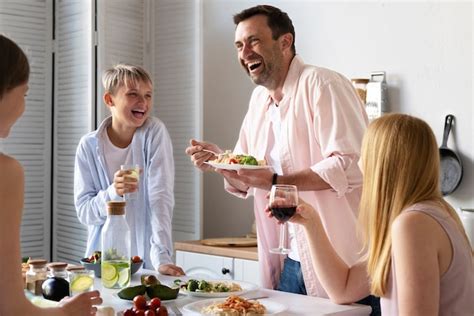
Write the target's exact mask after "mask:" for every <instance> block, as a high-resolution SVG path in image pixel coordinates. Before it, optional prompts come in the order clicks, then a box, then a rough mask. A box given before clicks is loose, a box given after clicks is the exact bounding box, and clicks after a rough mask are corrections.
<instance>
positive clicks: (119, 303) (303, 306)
mask: <svg viewBox="0 0 474 316" xmlns="http://www.w3.org/2000/svg"><path fill="white" fill-rule="evenodd" d="M141 274H154V275H156V277H157V278H158V279H159V280H160V282H162V283H163V284H172V283H173V281H174V280H175V279H177V277H170V276H164V275H160V274H158V273H157V272H154V271H151V270H140V271H138V272H137V273H136V274H135V275H133V276H132V283H131V285H132V286H133V285H138V284H140V276H141ZM180 279H182V280H186V279H187V278H186V277H180ZM95 287H96V289H98V290H100V292H101V294H102V298H103V300H104V304H103V305H105V306H111V307H113V308H114V309H115V311H116V312H121V311H123V310H124V309H127V308H131V307H132V302H131V301H126V300H122V299H120V298H119V297H118V296H117V294H116V293H117V292H118V290H109V289H103V288H102V284H101V279H99V278H97V279H96V280H95ZM242 296H244V297H247V298H252V297H260V296H268V298H269V299H271V300H273V301H275V302H278V303H280V304H284V305H286V306H287V307H288V309H287V310H286V311H284V312H282V313H280V314H279V315H311V316H316V315H369V314H370V311H371V308H370V307H369V306H366V305H358V304H352V305H337V304H334V303H332V302H331V301H330V300H328V299H323V298H317V297H311V296H305V295H298V294H291V293H285V292H280V291H273V290H267V289H260V290H255V291H252V292H248V293H245V294H244V295H242ZM200 299H202V298H196V297H189V296H186V295H182V294H180V295H179V296H178V298H177V299H176V300H173V301H168V302H166V301H164V304H165V305H166V306H167V307H168V311H169V314H170V315H174V313H173V307H177V308H178V309H179V311H180V312H181V313H183V315H193V314H192V313H186V312H185V311H184V310H183V306H184V305H186V304H189V303H192V302H195V301H198V300H200Z"/></svg>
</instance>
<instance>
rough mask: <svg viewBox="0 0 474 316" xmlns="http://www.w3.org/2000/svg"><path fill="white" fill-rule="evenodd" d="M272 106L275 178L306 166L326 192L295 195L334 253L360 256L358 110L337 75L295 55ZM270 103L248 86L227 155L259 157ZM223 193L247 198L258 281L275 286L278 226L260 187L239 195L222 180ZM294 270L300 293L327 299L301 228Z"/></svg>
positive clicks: (361, 126)
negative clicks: (276, 127)
mask: <svg viewBox="0 0 474 316" xmlns="http://www.w3.org/2000/svg"><path fill="white" fill-rule="evenodd" d="M283 95H284V96H283V99H282V100H281V101H280V102H279V103H278V105H279V108H280V115H281V139H280V144H281V147H280V161H281V166H282V170H283V174H291V173H294V172H297V171H301V170H305V169H308V168H311V170H313V171H314V172H316V173H317V174H318V175H319V176H320V177H321V178H322V179H324V181H326V182H327V183H328V184H329V185H330V186H331V189H328V190H320V191H306V192H300V196H301V197H302V198H303V199H304V200H305V201H306V202H308V203H310V204H311V205H313V207H314V208H315V209H316V210H317V211H318V212H319V214H320V217H321V219H322V223H323V225H324V228H325V230H326V232H327V235H328V236H329V239H330V241H331V243H332V245H333V246H334V248H335V249H336V251H337V253H338V254H339V256H340V257H341V258H342V259H343V260H344V261H345V262H346V263H347V264H348V265H349V266H351V265H353V264H354V263H355V262H356V261H357V260H358V259H359V258H360V256H361V254H360V249H361V245H360V242H359V241H358V239H357V237H356V222H357V213H358V204H359V200H360V193H361V185H362V174H361V172H360V170H359V167H358V165H357V162H358V160H359V155H360V148H361V142H362V136H363V134H364V131H365V129H366V127H367V124H368V119H367V115H366V113H365V109H364V105H363V104H362V102H361V101H360V99H359V97H358V95H357V93H356V91H355V90H354V88H353V87H352V84H351V83H350V81H349V80H347V79H346V78H345V77H344V76H342V75H340V74H338V73H336V72H334V71H331V70H328V69H324V68H319V67H314V66H310V65H305V64H304V63H303V61H302V59H301V58H300V57H299V56H295V57H294V58H293V61H292V63H291V65H290V69H289V72H288V75H287V77H286V79H285V83H284V86H283ZM272 102H273V100H272V99H271V97H270V95H269V93H268V90H267V89H266V88H264V87H262V86H258V87H256V88H255V89H254V91H253V93H252V97H251V99H250V104H249V109H248V112H247V114H246V116H245V119H244V121H243V123H242V127H241V130H240V135H239V140H238V142H237V144H236V146H235V150H234V151H235V152H237V153H247V154H250V155H253V156H255V157H257V159H262V158H265V155H266V153H267V152H268V150H267V149H268V148H269V146H271V145H272V144H269V139H270V138H269V135H270V133H271V120H270V118H269V117H268V116H267V115H266V112H267V110H268V108H269V106H270V105H271V103H272ZM225 187H226V190H227V191H228V192H230V193H232V194H234V195H237V196H240V197H244V198H245V197H247V196H248V195H254V211H255V217H256V223H257V233H258V256H259V265H260V272H261V275H262V284H263V286H264V287H267V288H275V287H276V286H277V284H278V280H279V277H280V273H281V268H282V262H283V261H282V259H283V258H282V256H279V255H274V254H270V253H269V249H270V248H275V247H277V245H278V236H279V230H278V224H277V221H276V220H274V219H269V218H268V217H267V216H266V215H265V212H264V209H265V207H266V205H267V200H266V198H265V195H266V194H267V191H266V190H261V189H255V188H253V189H251V190H249V192H241V191H239V190H237V189H236V188H234V187H232V186H231V185H230V184H229V183H228V182H226V183H225ZM295 229H296V231H295V235H296V239H297V245H298V252H299V255H300V259H301V269H302V272H303V277H304V281H305V286H306V291H307V293H308V295H312V296H319V297H328V296H327V294H326V291H325V290H324V288H323V287H322V286H321V284H320V282H319V280H318V278H317V276H316V273H315V271H314V269H313V267H312V263H311V255H310V252H309V249H308V243H307V241H306V239H305V237H304V236H305V235H304V231H303V228H302V227H301V226H299V225H296V227H295Z"/></svg>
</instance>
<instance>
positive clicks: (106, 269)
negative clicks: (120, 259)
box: [101, 261, 119, 288]
mask: <svg viewBox="0 0 474 316" xmlns="http://www.w3.org/2000/svg"><path fill="white" fill-rule="evenodd" d="M101 268H102V284H103V285H104V286H105V287H107V288H111V287H113V286H114V285H115V284H116V283H117V281H118V278H119V275H118V273H117V269H116V268H115V267H114V266H113V265H111V264H109V263H106V262H103V261H102V267H101Z"/></svg>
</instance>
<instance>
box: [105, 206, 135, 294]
mask: <svg viewBox="0 0 474 316" xmlns="http://www.w3.org/2000/svg"><path fill="white" fill-rule="evenodd" d="M130 247H131V246H130V228H129V227H128V224H127V221H126V220H125V201H109V202H108V203H107V220H106V221H105V225H104V228H103V229H102V263H101V274H102V285H103V286H104V287H105V288H109V289H121V288H124V287H127V286H129V285H130V257H131V250H130Z"/></svg>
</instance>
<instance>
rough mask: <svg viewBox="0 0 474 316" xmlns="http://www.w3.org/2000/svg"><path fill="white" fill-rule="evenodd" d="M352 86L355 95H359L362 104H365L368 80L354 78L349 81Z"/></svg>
mask: <svg viewBox="0 0 474 316" xmlns="http://www.w3.org/2000/svg"><path fill="white" fill-rule="evenodd" d="M351 81H352V85H353V86H354V88H355V90H356V92H357V94H358V95H359V97H360V99H361V100H362V103H364V104H365V103H366V102H367V84H368V83H369V79H367V78H354V79H351Z"/></svg>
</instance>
